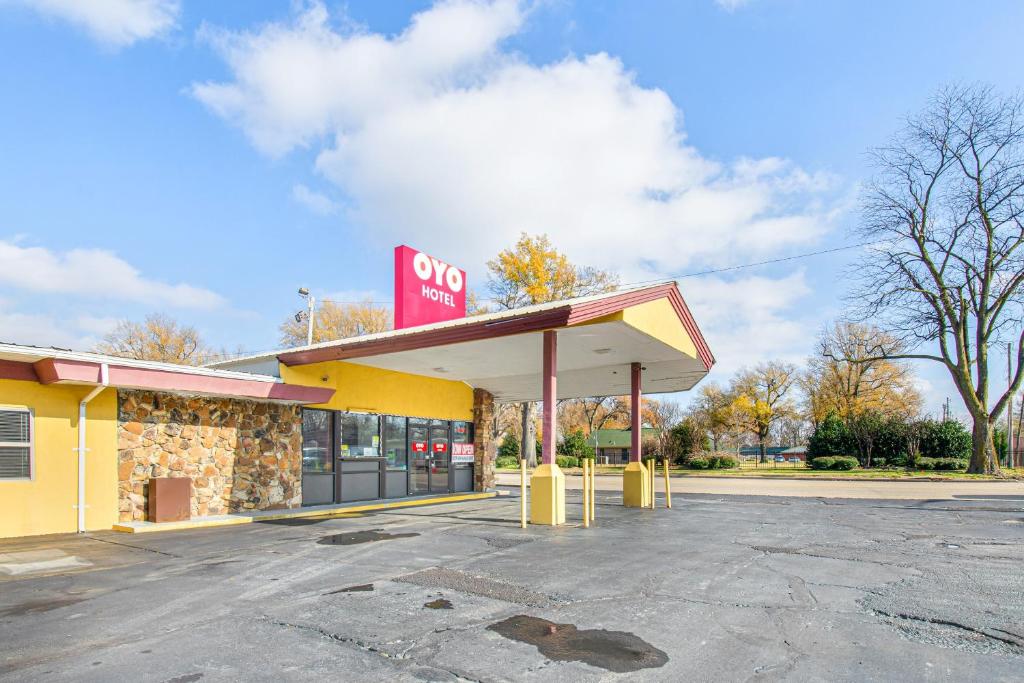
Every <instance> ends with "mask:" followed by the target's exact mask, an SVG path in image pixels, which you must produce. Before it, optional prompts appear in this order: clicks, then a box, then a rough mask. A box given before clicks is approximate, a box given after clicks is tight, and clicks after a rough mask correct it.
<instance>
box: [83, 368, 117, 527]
mask: <svg viewBox="0 0 1024 683" xmlns="http://www.w3.org/2000/svg"><path fill="white" fill-rule="evenodd" d="M109 385H110V369H109V367H108V366H107V364H106V363H100V383H99V385H97V386H95V387H93V388H92V391H90V392H89V393H88V394H86V395H85V398H83V399H82V401H81V403H79V404H78V449H77V450H78V505H77V507H78V533H80V534H83V533H85V454H86V448H85V424H86V419H85V406H86V404H87V403H89V401H91V400H93V399H94V398H96V396H97V395H99V393H100V392H101V391H103V390H104V389H106V388H107V387H108V386H109Z"/></svg>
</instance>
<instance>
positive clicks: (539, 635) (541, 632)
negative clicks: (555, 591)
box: [487, 614, 668, 673]
mask: <svg viewBox="0 0 1024 683" xmlns="http://www.w3.org/2000/svg"><path fill="white" fill-rule="evenodd" d="M487 630H489V631H494V632H496V633H498V634H500V635H502V636H504V637H505V638H508V639H509V640H516V641H519V642H521V643H527V644H528V645H533V646H534V647H536V648H537V649H538V650H539V651H540V653H541V654H542V655H544V656H545V657H547V658H548V659H551V660H554V661H560V662H583V663H584V664H590V665H591V666H596V667H599V668H601V669H605V670H606V671H614V672H615V673H629V672H631V671H639V670H640V669H655V668H658V667H661V666H664V665H665V664H666V663H667V662H668V655H667V654H665V653H664V652H663V651H661V650H659V649H658V648H656V647H654V646H653V645H651V644H650V643H648V642H647V641H645V640H643V639H642V638H640V637H638V636H635V635H633V634H632V633H627V632H626V631H606V630H603V629H585V630H582V631H580V630H579V629H577V628H576V626H574V625H573V624H556V623H555V622H553V621H548V620H547V619H540V618H539V617H531V616H527V615H524V614H520V615H517V616H514V617H509V618H508V619H505V620H503V621H499V622H497V623H495V624H491V625H490V626H488V627H487Z"/></svg>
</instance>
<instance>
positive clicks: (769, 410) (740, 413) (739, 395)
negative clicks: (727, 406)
mask: <svg viewBox="0 0 1024 683" xmlns="http://www.w3.org/2000/svg"><path fill="white" fill-rule="evenodd" d="M796 379H797V370H796V366H794V365H792V364H791V363H783V362H781V361H770V362H767V363H761V364H760V365H758V366H757V367H755V368H753V369H751V370H744V371H742V372H740V373H739V374H738V375H737V376H736V377H735V378H734V379H733V381H732V386H731V387H730V392H729V393H730V394H732V396H733V397H734V398H733V401H732V409H733V411H734V414H735V416H736V421H737V424H738V425H739V426H740V427H742V428H743V429H745V430H746V431H749V432H750V433H751V434H753V435H754V436H756V437H757V445H758V447H759V448H760V449H761V462H766V456H765V445H766V444H765V442H766V441H767V439H768V435H769V433H771V429H772V426H773V425H774V424H775V423H776V422H777V421H778V420H780V419H781V418H783V417H785V416H787V415H792V414H793V413H795V412H796V407H795V405H794V404H793V401H792V400H791V399H790V398H789V392H790V389H792V388H793V386H794V384H796Z"/></svg>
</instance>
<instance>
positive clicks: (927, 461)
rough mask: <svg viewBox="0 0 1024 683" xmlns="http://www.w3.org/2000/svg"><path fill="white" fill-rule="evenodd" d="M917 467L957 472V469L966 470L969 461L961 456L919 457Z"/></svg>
mask: <svg viewBox="0 0 1024 683" xmlns="http://www.w3.org/2000/svg"><path fill="white" fill-rule="evenodd" d="M917 468H918V469H921V470H941V471H946V472H955V471H956V470H966V469H967V461H966V460H961V459H960V458H918V459H917Z"/></svg>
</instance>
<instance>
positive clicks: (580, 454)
mask: <svg viewBox="0 0 1024 683" xmlns="http://www.w3.org/2000/svg"><path fill="white" fill-rule="evenodd" d="M555 453H556V455H565V456H568V457H570V458H576V459H577V460H579V459H580V458H593V457H594V447H593V446H591V445H590V444H588V443H587V435H586V434H584V433H583V430H582V429H577V430H575V431H572V432H569V433H568V434H566V435H565V438H564V439H562V440H561V441H559V442H558V446H557V448H556V449H555Z"/></svg>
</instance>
